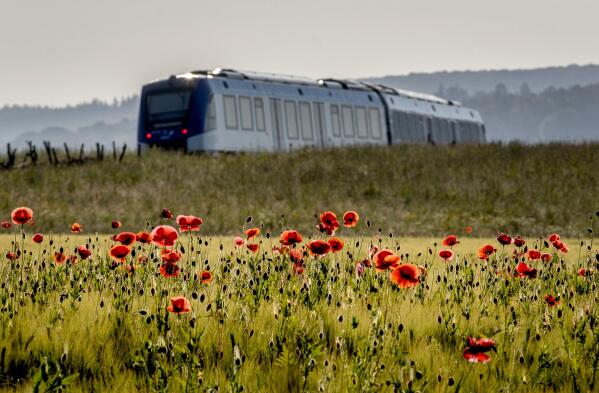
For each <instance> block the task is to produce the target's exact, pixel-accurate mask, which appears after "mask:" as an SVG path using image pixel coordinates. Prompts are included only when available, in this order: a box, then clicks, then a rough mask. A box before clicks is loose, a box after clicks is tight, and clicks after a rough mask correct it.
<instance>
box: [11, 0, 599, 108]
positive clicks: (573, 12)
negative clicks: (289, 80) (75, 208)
mask: <svg viewBox="0 0 599 393" xmlns="http://www.w3.org/2000/svg"><path fill="white" fill-rule="evenodd" d="M598 18H599V1H597V0H493V1H489V0H365V1H364V0H363V1H357V0H345V1H344V0H229V1H223V0H213V1H210V2H208V1H203V0H168V1H166V0H162V1H156V0H101V1H98V0H95V1H89V0H51V1H49V0H35V1H34V0H0V106H3V105H7V104H36V105H50V106H62V105H66V104H75V103H78V102H81V101H89V100H91V99H93V98H99V99H101V100H109V101H110V100H112V99H113V98H115V97H117V98H122V97H124V96H128V95H131V94H136V93H138V92H139V91H140V89H141V86H142V85H143V84H144V83H146V82H149V81H151V80H154V79H156V78H162V77H167V76H169V75H171V74H174V73H181V72H185V71H188V70H194V69H207V68H208V69H211V68H215V67H219V66H220V67H223V68H238V69H244V70H256V71H264V72H276V73H284V74H294V75H303V76H309V77H314V78H319V77H331V76H334V77H354V78H355V77H366V76H383V75H390V74H392V75H397V74H407V73H410V72H430V71H440V70H480V69H506V68H507V69H514V68H534V67H543V66H553V65H568V64H589V63H599V48H598V47H597V42H598V40H599V23H597V20H598Z"/></svg>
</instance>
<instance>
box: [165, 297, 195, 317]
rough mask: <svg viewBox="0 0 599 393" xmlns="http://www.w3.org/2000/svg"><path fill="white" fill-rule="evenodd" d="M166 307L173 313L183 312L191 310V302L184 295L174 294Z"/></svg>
mask: <svg viewBox="0 0 599 393" xmlns="http://www.w3.org/2000/svg"><path fill="white" fill-rule="evenodd" d="M166 309H167V310H168V311H169V312H172V313H175V314H185V313H188V312H190V311H191V303H190V301H189V300H187V299H186V298H185V296H175V297H172V298H171V304H170V306H168V307H166Z"/></svg>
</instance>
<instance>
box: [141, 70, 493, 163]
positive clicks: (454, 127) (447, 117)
mask: <svg viewBox="0 0 599 393" xmlns="http://www.w3.org/2000/svg"><path fill="white" fill-rule="evenodd" d="M485 141H486V130H485V124H484V122H483V120H482V118H481V116H480V114H479V112H478V111H476V110H475V109H472V108H467V107H464V106H462V105H461V104H460V103H459V102H456V101H451V100H445V99H442V98H440V97H436V96H433V95H430V94H423V93H417V92H412V91H407V90H401V89H396V88H392V87H389V86H385V85H382V84H375V83H367V82H362V81H356V80H347V79H334V78H327V79H318V80H312V79H310V78H305V77H297V76H288V75H277V74H269V73H258V72H252V71H239V70H233V69H221V68H217V69H214V70H199V71H191V72H187V73H183V74H178V75H172V76H170V77H168V78H166V79H161V80H156V81H153V82H151V83H148V84H146V85H144V86H143V87H142V92H141V100H140V108H139V122H138V143H139V147H140V150H145V149H147V148H150V147H162V148H173V149H182V150H185V151H186V152H207V153H211V152H214V153H216V152H226V153H229V152H230V153H234V152H252V151H292V150H296V149H302V148H333V147H337V146H350V145H367V144H370V145H398V144H409V143H415V144H435V145H449V144H482V143H485Z"/></svg>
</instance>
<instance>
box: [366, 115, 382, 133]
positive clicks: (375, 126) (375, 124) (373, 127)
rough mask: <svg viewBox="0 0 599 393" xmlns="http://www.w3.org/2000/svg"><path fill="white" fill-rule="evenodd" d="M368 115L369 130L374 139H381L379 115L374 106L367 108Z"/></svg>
mask: <svg viewBox="0 0 599 393" xmlns="http://www.w3.org/2000/svg"><path fill="white" fill-rule="evenodd" d="M368 112H369V113H368V114H369V115H370V132H371V135H372V137H373V138H374V139H381V117H380V116H381V115H380V113H379V110H378V109H376V108H370V109H368Z"/></svg>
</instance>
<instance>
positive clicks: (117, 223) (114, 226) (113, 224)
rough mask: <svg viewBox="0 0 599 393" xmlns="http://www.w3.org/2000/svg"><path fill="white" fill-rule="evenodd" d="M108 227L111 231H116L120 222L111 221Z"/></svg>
mask: <svg viewBox="0 0 599 393" xmlns="http://www.w3.org/2000/svg"><path fill="white" fill-rule="evenodd" d="M110 225H111V226H112V229H118V228H120V227H121V225H122V224H121V222H120V221H113V222H111V223H110Z"/></svg>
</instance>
